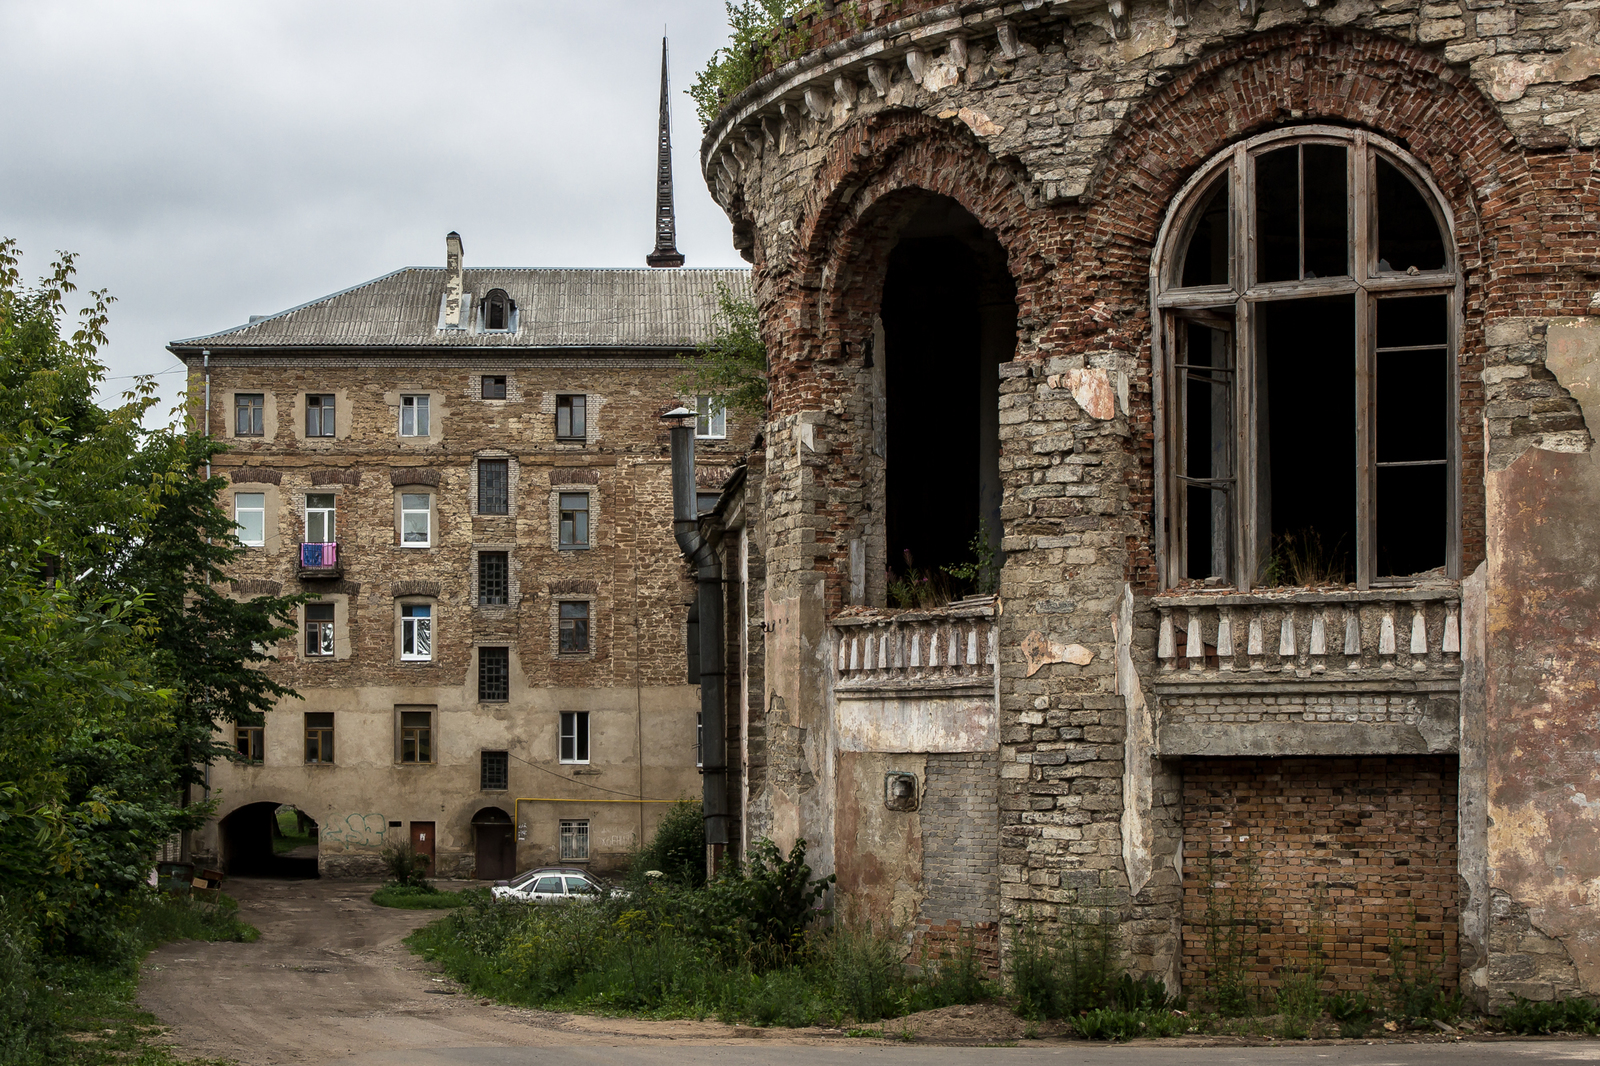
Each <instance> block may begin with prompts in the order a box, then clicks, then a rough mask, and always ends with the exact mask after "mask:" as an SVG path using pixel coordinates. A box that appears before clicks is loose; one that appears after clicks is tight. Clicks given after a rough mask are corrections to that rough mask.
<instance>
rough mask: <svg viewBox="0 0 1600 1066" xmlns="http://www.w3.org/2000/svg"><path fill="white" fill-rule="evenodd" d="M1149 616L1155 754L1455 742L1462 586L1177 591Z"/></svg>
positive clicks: (1422, 749) (1428, 747)
mask: <svg viewBox="0 0 1600 1066" xmlns="http://www.w3.org/2000/svg"><path fill="white" fill-rule="evenodd" d="M1151 607H1152V608H1154V610H1155V614H1156V624H1157V632H1156V674H1155V677H1154V679H1153V685H1152V687H1153V689H1154V691H1155V693H1156V695H1157V697H1158V699H1159V705H1160V711H1159V717H1158V720H1157V728H1156V734H1157V736H1156V744H1157V748H1158V750H1159V751H1160V752H1161V753H1162V754H1163V755H1174V756H1176V755H1228V756H1243V755H1262V756H1278V755H1315V754H1326V755H1342V754H1426V753H1432V754H1439V753H1447V752H1454V751H1457V750H1459V747H1460V739H1459V736H1460V727H1459V722H1460V691H1461V593H1460V589H1459V588H1458V587H1457V586H1455V585H1453V584H1451V585H1447V586H1442V587H1431V588H1411V589H1384V590H1373V591H1368V592H1357V591H1354V590H1350V591H1342V590H1340V591H1330V592H1314V591H1305V590H1298V589H1297V590H1292V591H1284V592H1260V593H1252V594H1248V595H1241V594H1191V593H1176V594H1167V595H1162V596H1158V597H1156V598H1155V599H1154V600H1153V601H1151Z"/></svg>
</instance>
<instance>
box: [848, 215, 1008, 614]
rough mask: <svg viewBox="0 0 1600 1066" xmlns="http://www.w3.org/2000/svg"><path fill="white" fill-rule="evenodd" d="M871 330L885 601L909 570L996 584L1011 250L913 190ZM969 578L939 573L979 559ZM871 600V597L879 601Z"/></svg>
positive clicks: (954, 581) (954, 587)
mask: <svg viewBox="0 0 1600 1066" xmlns="http://www.w3.org/2000/svg"><path fill="white" fill-rule="evenodd" d="M893 210H894V211H895V212H896V214H897V215H898V217H899V218H900V219H901V220H902V221H901V224H900V225H899V227H898V230H897V231H896V232H895V234H894V236H893V238H892V240H893V244H892V246H891V248H890V250H889V254H888V265H887V269H886V272H885V275H884V283H883V298H882V304H881V308H880V312H879V316H878V320H877V322H876V323H875V324H874V325H875V330H874V332H875V334H877V336H876V337H875V340H876V343H875V344H874V348H875V349H876V355H875V358H874V359H873V367H872V387H873V416H874V417H873V422H874V441H873V446H872V450H873V453H874V454H875V455H877V456H880V457H881V458H882V462H883V469H884V477H883V480H882V486H883V489H882V493H883V517H882V527H881V528H882V530H883V536H884V551H885V556H886V558H885V560H884V565H885V566H886V567H887V569H888V570H889V571H890V572H891V573H892V575H893V576H891V577H890V578H889V582H890V584H889V591H890V593H891V595H890V596H889V600H890V605H891V606H893V605H896V604H894V603H893V602H892V601H893V599H894V597H893V595H892V591H893V589H894V587H895V586H894V581H895V579H896V578H899V579H902V580H903V579H905V578H906V577H908V576H909V575H910V573H911V571H912V570H915V571H916V572H917V573H918V574H919V575H922V576H924V577H928V578H929V579H931V580H932V581H934V582H945V583H948V584H949V585H950V586H951V587H950V589H949V591H950V592H951V593H952V594H957V595H959V594H964V593H970V592H975V591H985V590H992V588H993V583H994V581H995V579H996V576H997V574H998V567H999V547H1000V498H1001V489H1000V434H999V416H1000V402H999V401H1000V396H999V368H1000V364H1001V363H1005V362H1009V361H1010V360H1011V358H1012V356H1013V354H1014V353H1015V351H1016V334H1017V305H1016V286H1015V284H1014V283H1013V281H1012V279H1011V276H1010V274H1009V272H1008V271H1007V269H1006V253H1005V249H1004V247H1002V245H1001V244H1000V242H999V241H998V240H997V239H996V238H995V236H994V234H992V233H990V232H989V231H988V230H986V229H985V228H984V227H983V226H982V225H981V224H980V223H979V222H978V220H977V219H976V218H974V217H973V216H972V214H971V213H970V212H968V211H967V210H966V209H965V208H963V207H962V206H961V205H960V204H959V203H957V202H956V201H955V200H953V199H951V198H949V197H947V196H941V195H938V194H935V193H929V192H923V191H920V190H918V191H913V192H911V193H909V194H906V195H904V196H902V197H900V198H898V199H897V202H896V204H895V205H894V207H893ZM975 541H978V542H981V543H983V544H986V545H988V546H989V547H988V551H989V552H992V553H993V554H992V555H990V556H989V564H988V566H987V567H986V570H985V572H984V573H981V574H979V575H978V576H977V577H975V578H972V579H969V580H965V581H963V580H962V579H958V578H952V577H950V576H949V575H948V574H947V573H946V572H945V571H944V570H943V569H942V568H944V567H947V566H959V565H962V564H976V563H979V562H982V561H983V559H982V558H980V556H982V555H983V554H984V553H983V552H982V551H981V550H979V551H975V550H974V542H975ZM875 598H876V597H875Z"/></svg>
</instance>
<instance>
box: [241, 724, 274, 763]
mask: <svg viewBox="0 0 1600 1066" xmlns="http://www.w3.org/2000/svg"><path fill="white" fill-rule="evenodd" d="M265 734H266V730H265V729H264V728H263V727H261V726H258V725H241V726H237V727H235V728H234V731H233V748H234V750H235V751H237V752H238V753H239V758H240V759H242V760H243V761H245V762H261V761H262V760H263V759H265V758H266V752H267V744H266V736H265Z"/></svg>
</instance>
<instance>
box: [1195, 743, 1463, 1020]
mask: <svg viewBox="0 0 1600 1066" xmlns="http://www.w3.org/2000/svg"><path fill="white" fill-rule="evenodd" d="M1456 781H1457V764H1456V759H1455V758H1454V757H1453V756H1446V757H1428V756H1412V757H1388V758H1318V759H1193V760H1189V761H1187V762H1185V763H1184V772H1183V834H1184V835H1183V850H1184V869H1183V916H1184V928H1183V984H1184V990H1185V991H1186V992H1187V993H1188V994H1189V995H1190V997H1191V999H1199V1000H1202V1001H1208V1000H1209V998H1210V997H1209V995H1208V993H1210V992H1211V991H1213V990H1214V987H1215V982H1216V980H1217V979H1218V978H1219V977H1225V976H1226V973H1225V971H1226V970H1227V969H1228V967H1229V965H1230V962H1229V956H1230V954H1231V955H1232V957H1233V959H1234V960H1236V961H1235V962H1234V963H1233V965H1235V966H1236V967H1238V968H1240V969H1242V971H1243V976H1244V979H1245V981H1246V982H1247V983H1248V984H1251V985H1254V986H1255V988H1256V989H1258V990H1259V991H1260V992H1261V993H1262V994H1265V995H1266V996H1267V997H1268V1001H1269V1002H1270V995H1271V989H1272V988H1274V987H1276V986H1277V985H1279V984H1280V983H1281V982H1282V980H1283V979H1284V977H1286V976H1288V975H1291V974H1293V973H1295V972H1299V973H1310V972H1316V971H1317V969H1318V968H1319V967H1320V971H1321V973H1322V976H1323V979H1322V982H1321V986H1322V990H1323V991H1324V992H1333V991H1367V992H1373V991H1382V990H1383V988H1384V981H1385V980H1386V979H1388V978H1389V977H1390V976H1391V975H1392V973H1393V969H1394V962H1393V960H1392V959H1391V938H1394V937H1398V938H1399V942H1400V944H1401V946H1402V947H1403V948H1404V951H1403V952H1402V958H1401V961H1402V963H1403V965H1404V966H1405V967H1406V968H1407V969H1406V973H1407V976H1408V977H1411V978H1416V977H1419V976H1423V971H1424V970H1426V969H1431V970H1432V971H1433V972H1434V973H1435V974H1436V975H1437V977H1438V978H1439V979H1440V980H1441V981H1442V983H1443V985H1444V987H1445V988H1446V989H1447V990H1448V989H1453V988H1455V987H1456V982H1457V970H1458V961H1457V954H1456V936H1457V927H1458V923H1459V904H1458V899H1457V888H1456V886H1457V877H1456ZM1230 929H1231V930H1234V931H1235V935H1234V937H1233V938H1232V948H1231V951H1230V948H1229V938H1228V935H1227V934H1228V931H1229V930H1230ZM1319 945H1320V947H1319ZM1214 949H1215V950H1216V953H1217V955H1218V956H1219V957H1218V958H1213V957H1212V951H1213V950H1214ZM1219 963H1220V964H1221V965H1220V967H1219V965H1218V964H1219ZM1219 970H1220V971H1223V972H1221V973H1219Z"/></svg>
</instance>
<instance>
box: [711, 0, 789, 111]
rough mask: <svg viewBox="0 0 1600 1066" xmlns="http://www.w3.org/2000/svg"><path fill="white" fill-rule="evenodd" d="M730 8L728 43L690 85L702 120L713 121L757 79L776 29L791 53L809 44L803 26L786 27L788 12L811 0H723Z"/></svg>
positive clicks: (728, 9) (714, 54)
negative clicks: (734, 98)
mask: <svg viewBox="0 0 1600 1066" xmlns="http://www.w3.org/2000/svg"><path fill="white" fill-rule="evenodd" d="M723 3H724V5H725V6H726V8H727V11H728V43H727V44H726V45H724V46H723V47H721V48H719V49H717V50H716V51H715V52H713V53H712V54H711V58H710V59H709V60H708V61H707V62H706V65H705V67H704V68H702V69H701V71H700V73H699V74H697V75H696V76H695V81H694V84H693V85H692V86H690V87H689V96H690V97H691V98H692V99H693V100H694V102H695V108H696V110H697V111H698V112H699V114H700V121H701V122H704V123H705V124H706V125H710V124H711V121H712V120H713V119H715V118H716V117H717V115H718V114H719V113H720V112H721V111H722V106H723V105H724V104H726V103H727V102H728V101H729V100H731V99H732V98H733V97H734V96H735V95H737V94H738V93H739V92H740V91H741V90H743V89H744V88H745V87H747V86H748V85H749V84H750V83H751V82H753V81H755V80H756V78H757V77H758V76H759V75H760V73H761V61H762V58H763V57H764V56H765V54H766V50H767V48H768V47H769V46H770V45H771V43H772V34H773V31H775V30H776V31H779V32H780V33H784V34H785V36H787V38H788V41H787V43H788V45H789V50H790V53H791V54H799V53H800V52H804V51H805V50H806V49H807V48H808V47H809V46H810V40H809V36H808V35H807V34H806V32H805V31H804V30H802V29H799V28H796V29H792V30H787V31H785V30H784V26H783V20H784V17H785V16H795V15H799V14H800V12H801V11H803V10H805V8H806V7H807V6H808V3H809V0H739V2H737V3H735V2H734V0H723Z"/></svg>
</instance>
